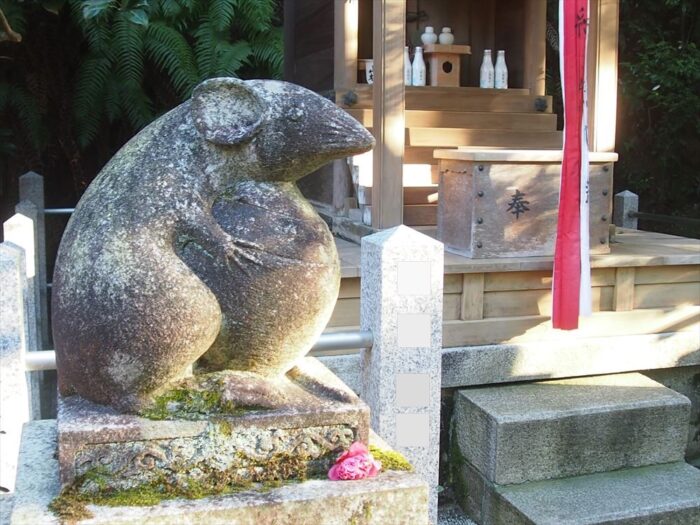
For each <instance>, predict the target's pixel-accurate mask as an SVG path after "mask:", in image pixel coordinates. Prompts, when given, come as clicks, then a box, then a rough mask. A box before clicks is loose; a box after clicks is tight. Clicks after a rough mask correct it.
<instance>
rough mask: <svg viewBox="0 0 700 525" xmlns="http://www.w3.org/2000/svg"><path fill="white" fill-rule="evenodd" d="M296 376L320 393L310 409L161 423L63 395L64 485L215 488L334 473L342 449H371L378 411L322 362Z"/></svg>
mask: <svg viewBox="0 0 700 525" xmlns="http://www.w3.org/2000/svg"><path fill="white" fill-rule="evenodd" d="M289 377H290V379H291V383H292V384H293V385H296V388H301V389H303V390H304V391H306V392H307V393H308V394H310V395H308V397H307V398H306V401H305V403H304V404H303V405H298V406H294V407H289V408H280V409H270V410H257V409H250V410H248V411H246V412H244V413H242V414H241V415H231V414H215V415H208V416H202V417H201V419H199V420H198V419H197V417H196V415H195V416H194V418H193V419H191V420H184V419H176V420H152V419H146V418H143V417H139V416H135V415H124V414H119V413H117V412H115V411H114V410H113V409H111V408H108V407H103V406H100V405H96V404H93V403H90V402H88V401H85V400H83V399H81V398H80V397H78V396H71V397H66V398H62V399H61V400H60V402H59V413H58V456H59V461H60V475H61V481H62V483H63V484H67V483H71V482H73V481H74V480H76V478H80V479H82V480H84V479H87V478H90V477H92V476H95V475H99V477H100V482H99V483H100V488H102V489H104V488H114V489H128V488H132V487H135V486H138V485H142V484H149V483H153V482H155V481H159V482H160V481H162V480H166V481H167V482H168V483H173V484H175V485H177V486H183V485H186V484H188V483H191V482H196V483H202V482H204V483H208V482H209V480H210V479H211V477H212V476H225V477H226V478H227V479H231V480H232V481H233V482H236V483H246V482H251V481H265V480H278V479H283V480H284V479H293V478H295V477H297V475H298V474H299V473H300V472H301V471H304V472H305V473H308V474H309V475H312V474H314V473H317V472H322V473H323V474H325V472H326V471H327V469H328V468H329V467H330V465H331V464H332V462H333V461H334V460H335V458H336V457H337V455H338V453H339V452H341V451H342V450H347V449H348V448H349V447H350V445H351V444H352V443H353V442H354V441H362V442H364V443H367V441H368V437H369V410H368V408H367V405H365V404H364V403H363V402H362V401H361V400H360V399H359V398H358V397H357V396H356V395H355V394H354V393H353V392H352V391H351V390H350V389H349V388H348V387H346V386H345V384H344V383H342V381H340V380H339V379H338V378H337V377H336V376H334V375H333V374H332V373H331V372H330V371H329V370H328V369H327V368H325V367H324V366H323V365H321V364H320V362H319V361H317V360H316V359H314V358H305V359H303V360H301V361H300V362H299V364H298V366H297V367H296V368H295V369H293V371H292V372H290V376H289ZM274 469H278V470H280V471H283V472H282V474H281V475H278V473H277V472H275V471H274ZM82 487H83V488H85V487H86V486H85V485H84V484H83V485H82ZM86 488H87V490H89V489H90V485H89V484H88V485H87V487H86ZM81 490H82V489H81Z"/></svg>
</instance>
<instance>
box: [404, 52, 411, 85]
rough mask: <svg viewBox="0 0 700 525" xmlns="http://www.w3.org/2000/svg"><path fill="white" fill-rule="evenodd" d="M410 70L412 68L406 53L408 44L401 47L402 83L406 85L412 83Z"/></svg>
mask: <svg viewBox="0 0 700 525" xmlns="http://www.w3.org/2000/svg"><path fill="white" fill-rule="evenodd" d="M412 71H413V68H412V67H411V57H410V56H409V54H408V46H405V47H404V48H403V83H404V85H406V86H410V85H412V81H413V79H412V78H411V77H412V75H413V73H412Z"/></svg>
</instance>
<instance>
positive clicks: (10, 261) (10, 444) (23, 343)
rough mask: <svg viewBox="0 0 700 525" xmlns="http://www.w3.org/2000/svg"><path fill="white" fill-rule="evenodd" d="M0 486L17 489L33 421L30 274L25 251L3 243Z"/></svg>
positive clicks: (0, 279) (0, 274)
mask: <svg viewBox="0 0 700 525" xmlns="http://www.w3.org/2000/svg"><path fill="white" fill-rule="evenodd" d="M0 283H2V286H0V487H2V488H3V489H7V490H8V491H12V490H14V486H15V473H16V471H17V455H18V453H19V444H20V438H21V435H22V425H24V423H26V422H27V421H29V419H30V418H29V414H30V408H29V397H30V393H29V383H28V382H27V379H26V377H27V373H26V372H25V364H24V353H25V350H26V348H27V332H26V328H27V325H26V320H25V311H26V310H25V308H26V303H25V296H26V276H25V269H24V251H23V250H22V248H20V247H19V246H15V245H14V244H12V243H10V242H3V243H1V244H0Z"/></svg>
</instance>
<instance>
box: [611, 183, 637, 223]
mask: <svg viewBox="0 0 700 525" xmlns="http://www.w3.org/2000/svg"><path fill="white" fill-rule="evenodd" d="M613 210H614V211H613V222H614V223H615V225H616V226H619V227H620V228H631V229H633V230H636V229H637V218H636V217H631V216H630V212H638V211H639V196H638V195H637V194H636V193H632V192H631V191H629V190H625V191H621V192H620V193H616V194H615V198H614V200H613Z"/></svg>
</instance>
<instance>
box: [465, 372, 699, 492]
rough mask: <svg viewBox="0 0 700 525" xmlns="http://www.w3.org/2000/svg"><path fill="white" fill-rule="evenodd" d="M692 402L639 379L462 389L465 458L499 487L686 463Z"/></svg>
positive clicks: (619, 377) (617, 377) (626, 377)
mask: <svg viewBox="0 0 700 525" xmlns="http://www.w3.org/2000/svg"><path fill="white" fill-rule="evenodd" d="M689 413H690V401H688V399H687V398H686V397H684V396H682V395H680V394H678V393H676V392H674V391H673V390H670V389H668V388H666V387H664V386H663V385H661V384H659V383H657V382H655V381H652V380H651V379H649V378H647V377H645V376H643V375H642V374H638V373H632V374H618V375H609V376H596V377H587V378H578V379H566V380H557V381H542V382H537V383H528V384H514V385H507V386H495V387H486V388H472V389H465V390H460V391H459V392H457V394H456V395H455V412H454V417H455V436H454V438H455V439H456V443H457V445H458V447H459V450H460V453H461V455H462V456H463V457H464V459H466V460H467V461H469V462H470V463H472V464H473V465H474V466H475V467H476V468H477V469H478V470H479V471H480V472H481V473H482V474H483V475H484V476H486V478H487V479H489V480H490V481H493V482H494V483H498V484H501V485H507V484H511V483H524V482H527V481H538V480H544V479H551V478H565V477H571V476H578V475H581V474H589V473H593V472H606V471H610V470H616V469H621V468H627V467H640V466H645V465H653V464H658V463H671V462H674V461H681V460H682V459H683V456H684V451H685V446H686V439H687V428H688V417H689Z"/></svg>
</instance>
